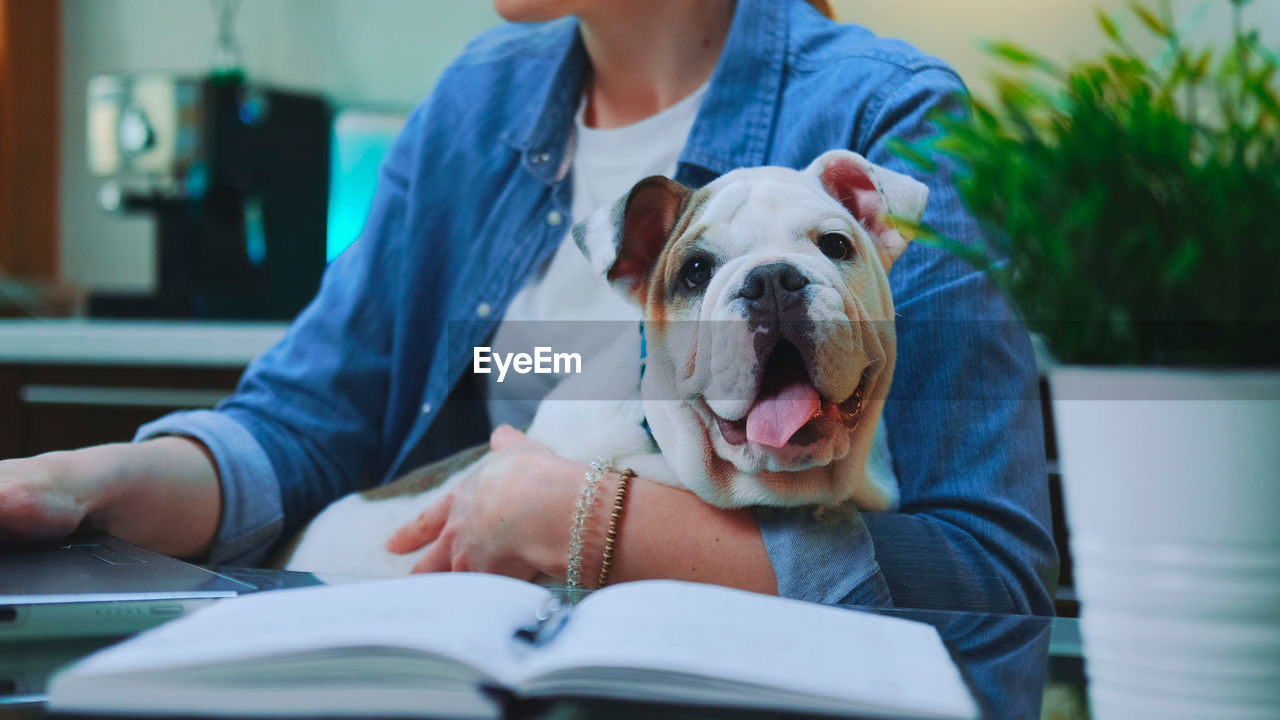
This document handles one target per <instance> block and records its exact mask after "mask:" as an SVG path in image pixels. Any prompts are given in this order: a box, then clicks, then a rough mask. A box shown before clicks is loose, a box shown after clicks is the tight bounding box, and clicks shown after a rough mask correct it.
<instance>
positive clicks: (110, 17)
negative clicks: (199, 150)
mask: <svg viewBox="0 0 1280 720" xmlns="http://www.w3.org/2000/svg"><path fill="white" fill-rule="evenodd" d="M498 21H499V19H498V16H497V14H496V13H494V11H493V8H492V6H491V5H490V4H489V3H488V2H485V1H484V0H244V2H243V3H242V6H241V10H240V14H239V20H238V22H237V29H238V30H239V38H240V43H241V46H242V49H243V53H244V62H245V65H246V67H247V69H248V71H249V73H250V74H252V75H253V76H254V77H256V78H259V79H263V80H267V81H270V82H272V83H276V84H281V85H288V86H291V87H301V88H308V89H312V90H316V91H319V92H321V93H323V94H325V95H326V96H328V97H329V98H330V99H332V100H335V101H338V102H343V103H371V104H379V105H384V104H385V105H398V106H403V107H406V108H408V107H412V106H413V105H415V104H417V102H418V101H419V100H420V99H422V98H424V97H426V95H427V94H428V93H429V92H430V90H431V87H432V85H433V84H434V83H435V80H436V78H437V77H438V76H439V74H440V72H441V71H442V70H443V69H444V66H445V65H446V64H447V63H448V62H449V60H450V59H452V58H453V57H454V56H455V55H457V53H458V52H460V51H461V49H462V46H463V44H464V43H465V42H466V41H467V40H468V39H469V38H471V37H472V36H474V35H476V34H477V33H479V32H480V31H482V30H484V29H485V28H488V27H491V26H493V25H494V24H496V23H497V22H498ZM62 23H63V28H62V39H63V48H64V64H63V69H62V80H63V84H62V101H63V113H62V159H61V162H62V168H61V170H62V173H61V184H62V188H61V201H62V214H61V225H62V230H61V234H62V273H63V278H64V279H65V280H67V281H68V282H71V283H74V284H77V285H81V286H85V287H91V288H96V289H113V290H126V291H128V290H145V289H146V288H148V287H150V285H151V283H152V275H153V273H154V269H153V263H154V252H153V235H152V223H151V221H150V220H148V219H147V218H145V217H120V216H115V215H109V214H107V213H105V212H103V211H101V210H99V208H98V206H97V201H96V197H97V191H98V183H97V182H96V181H94V180H93V179H92V178H91V177H90V176H89V173H88V171H87V170H86V167H85V163H86V160H85V152H86V150H85V127H84V125H85V88H86V86H87V83H88V80H89V78H90V77H91V76H93V75H95V74H98V73H102V72H112V71H134V70H169V71H179V72H191V73H198V72H202V71H204V70H206V69H208V67H209V63H210V60H211V58H212V55H213V40H214V34H215V26H214V22H213V10H212V4H211V3H210V2H209V0H63V20H62Z"/></svg>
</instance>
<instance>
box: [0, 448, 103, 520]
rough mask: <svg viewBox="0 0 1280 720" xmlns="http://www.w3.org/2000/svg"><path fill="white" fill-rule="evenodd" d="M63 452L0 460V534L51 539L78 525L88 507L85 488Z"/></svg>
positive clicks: (88, 500) (88, 497)
mask: <svg viewBox="0 0 1280 720" xmlns="http://www.w3.org/2000/svg"><path fill="white" fill-rule="evenodd" d="M66 459H67V454H66V453H50V454H48V455H39V456H36V457H31V458H22V459H18V460H0V537H3V538H4V539H7V540H51V539H54V538H60V537H65V536H67V535H70V534H71V532H72V531H74V530H75V529H76V527H77V526H79V525H80V522H81V521H83V520H84V518H85V516H86V515H87V514H88V512H89V509H90V507H91V503H90V493H89V492H88V490H89V488H86V487H84V483H81V482H78V478H77V477H76V476H75V474H74V473H73V472H72V469H71V468H70V467H69V463H67V462H66Z"/></svg>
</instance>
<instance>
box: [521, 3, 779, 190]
mask: <svg viewBox="0 0 1280 720" xmlns="http://www.w3.org/2000/svg"><path fill="white" fill-rule="evenodd" d="M794 1H795V0H738V1H737V8H736V9H735V11H734V15H733V23H732V25H731V26H730V28H729V35H728V37H727V38H726V40H725V45H724V49H723V50H722V51H721V53H720V61H719V62H718V63H717V64H716V68H715V72H714V73H712V75H711V85H710V87H709V88H708V89H707V94H706V96H705V97H703V100H702V107H701V109H699V111H698V116H697V118H696V119H695V120H694V124H693V129H692V130H691V131H690V133H689V139H688V141H687V143H686V144H685V148H684V152H683V153H682V154H681V156H680V161H679V163H680V165H681V166H682V167H681V171H680V172H679V176H680V179H681V180H683V181H685V182H692V183H693V184H697V185H701V184H703V183H705V182H707V181H709V180H711V179H713V178H715V177H718V176H719V175H722V174H724V173H726V172H728V171H730V170H733V169H734V168H739V167H752V166H756V165H763V164H765V161H766V160H767V158H768V151H769V142H770V139H771V138H772V136H773V124H774V118H775V116H776V110H777V104H778V98H779V95H780V94H781V92H782V76H783V69H784V68H783V63H784V62H785V57H786V50H785V46H786V43H787V32H788V11H789V8H788V5H789V4H790V3H791V2H794ZM546 32H547V33H548V34H549V36H550V38H551V39H553V41H558V45H559V46H561V47H563V48H564V52H563V54H562V55H561V56H560V58H559V59H558V61H557V62H556V64H555V70H554V71H553V72H552V73H551V75H550V76H549V77H548V81H547V83H546V85H545V86H543V87H542V88H540V89H539V90H537V91H536V92H535V93H534V97H535V98H538V99H539V101H538V103H537V104H536V107H537V108H538V110H537V112H533V113H530V114H529V115H526V116H525V117H526V118H528V120H527V121H524V122H523V123H519V124H516V125H515V126H513V127H512V128H511V130H510V131H508V132H507V133H505V134H504V136H503V138H502V139H503V141H504V142H506V143H507V144H508V145H510V146H512V147H513V148H515V149H516V150H518V151H519V152H520V153H521V155H522V164H523V166H524V167H525V169H527V170H528V171H529V172H530V173H531V174H533V175H534V176H535V177H537V178H538V179H539V180H541V181H542V182H543V183H545V184H547V185H551V184H554V183H556V182H559V181H560V180H562V179H564V177H565V176H566V172H567V169H568V167H569V164H570V162H571V161H572V155H571V154H572V152H573V113H574V112H575V111H576V109H577V107H578V98H579V97H580V96H581V93H582V86H583V82H584V80H585V77H586V72H587V68H588V59H587V53H586V48H585V47H584V46H583V44H582V37H581V35H580V34H579V32H578V22H577V19H575V18H568V19H565V20H559V21H556V22H553V23H550V24H548V25H547V27H546ZM699 170H700V171H701V172H699Z"/></svg>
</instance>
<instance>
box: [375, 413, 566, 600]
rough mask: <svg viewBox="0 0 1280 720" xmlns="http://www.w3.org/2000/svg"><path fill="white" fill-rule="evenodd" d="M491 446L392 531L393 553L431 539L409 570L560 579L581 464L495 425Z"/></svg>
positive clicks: (412, 547)
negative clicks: (447, 487) (450, 485)
mask: <svg viewBox="0 0 1280 720" xmlns="http://www.w3.org/2000/svg"><path fill="white" fill-rule="evenodd" d="M489 444H490V449H491V451H492V452H490V453H489V454H488V455H486V456H485V457H484V458H483V459H482V460H481V461H480V463H479V464H478V465H477V466H476V467H474V468H472V469H471V470H470V471H468V474H467V476H466V477H465V478H463V479H461V481H459V482H458V483H456V484H455V485H454V487H453V489H451V490H450V491H449V493H448V494H447V495H445V496H444V498H442V499H441V500H439V501H437V502H436V503H435V504H434V505H432V506H431V507H429V508H427V509H426V510H424V511H423V512H422V514H421V515H419V516H418V518H417V519H416V520H414V521H412V522H410V523H408V524H407V525H405V526H404V527H401V528H400V529H399V530H397V531H396V533H395V534H394V535H392V536H391V539H390V540H388V541H387V549H388V550H390V551H391V552H394V553H402V554H403V553H409V552H413V551H415V550H418V549H420V548H422V547H423V546H424V545H428V544H430V548H429V549H428V550H427V552H426V554H425V555H423V557H422V559H421V560H419V561H418V563H417V565H415V566H414V568H413V572H415V573H417V572H446V571H475V572H489V573H498V574H501V575H508V576H511V577H516V578H520V579H523V580H535V579H538V578H540V577H542V576H551V577H557V578H560V579H563V577H564V572H565V563H566V560H567V558H568V548H569V524H570V521H571V520H572V516H573V507H574V502H575V500H576V498H577V494H578V491H579V488H580V487H581V485H582V481H583V474H584V473H585V472H586V470H587V466H586V465H583V464H581V463H577V462H574V461H573V460H568V459H566V458H563V457H560V456H558V455H556V454H554V453H552V452H551V451H550V450H548V449H547V448H546V447H544V446H543V445H541V444H539V443H537V442H534V441H533V440H530V439H529V438H528V437H527V436H526V435H525V434H524V433H522V432H520V431H519V430H516V429H514V428H512V427H510V426H508V425H500V426H499V427H498V428H496V429H495V430H494V431H493V434H492V436H490V439H489Z"/></svg>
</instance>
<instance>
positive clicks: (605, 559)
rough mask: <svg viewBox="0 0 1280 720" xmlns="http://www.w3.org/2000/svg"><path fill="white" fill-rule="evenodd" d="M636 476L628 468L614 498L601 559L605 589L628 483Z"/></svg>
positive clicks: (602, 584)
mask: <svg viewBox="0 0 1280 720" xmlns="http://www.w3.org/2000/svg"><path fill="white" fill-rule="evenodd" d="M635 476H636V471H635V470H632V469H631V468H627V469H626V470H623V471H622V476H621V477H619V478H618V494H617V495H615V496H614V498H613V513H612V514H610V515H609V532H608V533H606V534H605V536H604V555H603V556H602V557H601V558H600V582H599V583H598V585H599V586H600V587H604V586H605V585H608V584H609V568H610V566H611V565H612V564H613V546H614V544H615V543H616V542H617V540H618V521H619V520H620V519H621V518H622V505H623V503H625V502H626V501H627V482H628V481H629V480H631V478H633V477H635Z"/></svg>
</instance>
